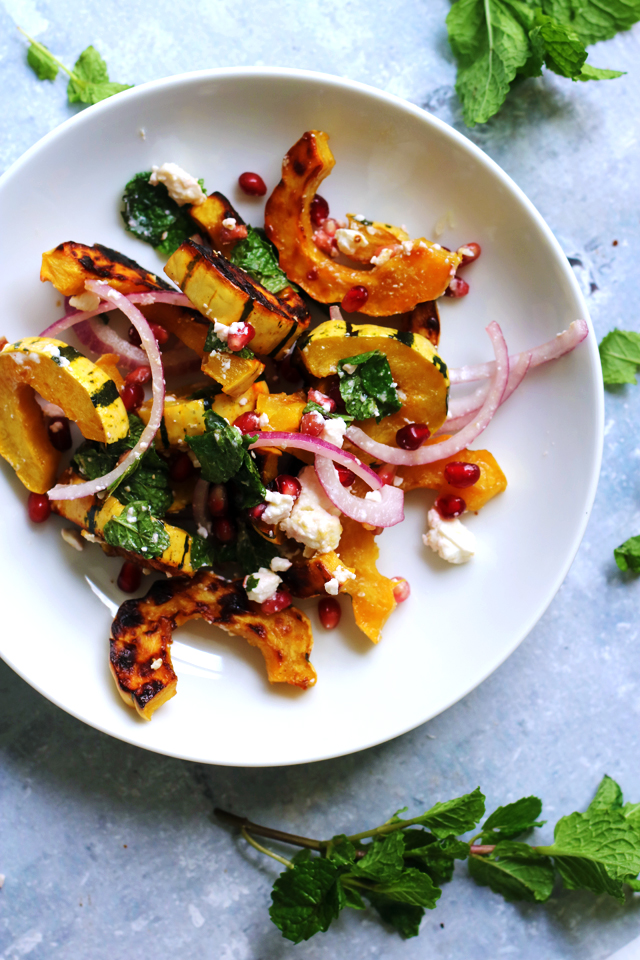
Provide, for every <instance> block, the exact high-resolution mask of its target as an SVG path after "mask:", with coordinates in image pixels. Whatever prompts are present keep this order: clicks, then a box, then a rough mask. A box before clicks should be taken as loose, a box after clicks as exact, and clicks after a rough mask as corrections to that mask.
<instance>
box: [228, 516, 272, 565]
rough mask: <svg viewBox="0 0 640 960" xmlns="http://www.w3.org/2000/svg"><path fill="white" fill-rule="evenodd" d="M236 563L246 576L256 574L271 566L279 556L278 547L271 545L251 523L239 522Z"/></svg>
mask: <svg viewBox="0 0 640 960" xmlns="http://www.w3.org/2000/svg"><path fill="white" fill-rule="evenodd" d="M235 547H236V562H237V563H238V564H239V566H240V567H241V568H242V570H243V572H244V573H245V574H247V573H254V572H255V571H256V570H259V569H260V567H267V569H268V568H269V567H270V566H271V561H272V560H273V558H274V557H277V556H279V551H278V547H277V546H276V545H275V544H274V543H269V541H268V540H265V538H264V537H262V536H260V534H259V533H258V532H257V530H255V528H254V527H253V526H252V525H251V524H250V523H242V522H241V521H238V534H237V537H236V541H235Z"/></svg>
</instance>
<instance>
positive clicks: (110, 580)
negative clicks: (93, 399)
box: [0, 68, 603, 766]
mask: <svg viewBox="0 0 640 960" xmlns="http://www.w3.org/2000/svg"><path fill="white" fill-rule="evenodd" d="M310 128H315V129H320V130H326V131H328V132H329V133H330V135H331V147H332V150H333V151H334V153H335V157H336V167H335V170H334V172H333V174H332V175H331V177H330V178H329V180H328V181H327V182H326V183H325V185H324V187H323V189H322V193H323V195H325V196H326V197H327V199H328V200H329V203H330V205H331V210H332V211H333V213H334V214H335V215H337V216H342V215H343V214H344V212H346V211H348V210H349V211H351V212H356V213H361V212H362V213H366V214H367V216H371V217H375V218H376V219H379V220H383V221H389V222H393V223H402V224H406V226H407V228H408V229H409V231H410V233H411V235H412V236H427V237H433V230H434V225H435V224H436V222H437V221H438V220H439V219H440V218H441V217H442V216H443V214H446V213H447V212H449V211H450V212H451V215H452V216H451V222H452V223H453V224H454V226H452V227H450V228H448V229H447V231H446V232H445V233H444V234H443V236H442V238H441V240H442V242H443V243H444V244H446V245H447V246H450V247H456V246H458V245H460V244H461V243H463V242H468V241H471V240H475V241H478V242H479V243H481V244H482V248H483V253H482V257H481V259H480V261H479V262H478V263H477V264H475V265H474V266H472V267H470V268H469V269H468V271H467V273H466V276H467V278H468V279H469V281H470V283H471V293H470V295H469V296H468V297H467V298H466V299H465V300H461V301H453V300H444V301H441V303H442V310H441V316H442V322H443V334H442V342H441V353H442V355H443V357H444V358H445V359H446V361H447V362H448V363H449V364H450V365H454V366H457V365H459V364H461V363H465V362H478V361H481V360H485V359H488V358H490V356H491V350H490V344H489V341H488V338H487V337H486V334H485V333H484V332H483V331H484V327H485V326H486V324H487V322H488V321H489V320H497V321H498V322H499V323H500V324H501V325H502V327H503V329H504V332H505V335H506V338H507V341H508V343H509V346H510V348H511V350H512V351H513V350H519V349H522V348H524V347H526V346H528V345H535V344H537V343H540V342H542V341H544V340H547V339H549V338H551V337H553V336H554V334H555V333H557V332H558V331H560V330H562V329H564V328H565V327H567V326H568V325H569V323H570V322H571V321H572V320H574V319H576V317H586V314H587V311H586V307H585V304H584V301H583V299H582V297H581V295H580V292H579V289H578V286H577V284H576V282H575V280H574V278H573V275H572V272H571V270H570V268H569V265H568V263H567V260H566V258H565V257H564V256H563V254H562V251H561V249H560V247H559V245H558V244H557V242H556V241H555V239H554V238H553V236H552V234H551V233H550V231H549V229H548V227H547V226H546V225H545V223H544V222H543V221H542V219H541V217H540V216H539V214H538V213H537V212H536V210H535V209H534V208H533V206H532V205H531V203H530V202H529V201H528V200H527V199H526V197H525V196H524V195H523V194H522V193H521V191H520V190H519V189H518V187H516V186H515V185H514V183H513V182H512V181H511V180H510V179H509V178H508V177H507V176H506V175H505V174H504V173H503V172H502V171H501V170H500V169H499V168H498V167H497V166H496V165H495V164H494V163H493V162H492V161H491V160H489V159H488V158H487V157H486V156H485V155H484V154H483V153H482V152H481V151H480V150H478V149H477V148H476V147H475V146H473V144H472V143H470V142H469V141H468V140H466V139H465V138H464V137H462V136H461V135H460V134H458V133H456V132H455V131H454V130H452V129H450V128H449V127H447V126H446V125H445V124H443V123H441V122H440V121H438V120H436V119H434V118H433V117H431V116H429V115H428V114H426V113H424V112H423V111H422V110H419V109H418V108H417V107H414V106H411V105H410V104H407V103H404V102H403V101H401V100H398V99H396V98H395V97H392V96H390V95H389V94H385V93H381V92H380V91H377V90H373V89H371V88H369V87H365V86H363V85H362V84H357V83H353V82H349V81H345V80H340V79H337V78H335V77H329V76H323V75H320V74H313V73H306V72H303V71H294V70H275V69H274V70H269V69H262V68H259V69H258V68H256V69H247V68H241V69H229V70H212V71H206V72H202V73H194V74H190V75H186V76H182V77H174V78H171V79H168V80H160V81H157V82H154V83H150V84H147V85H145V86H142V87H138V88H136V89H134V90H131V91H130V92H128V93H124V94H122V95H120V96H118V97H116V98H114V99H113V100H107V101H105V102H104V103H101V104H99V105H98V106H96V107H92V108H91V109H89V110H87V111H85V112H84V113H81V114H79V115H78V116H77V117H74V118H73V119H72V120H70V121H68V122H67V123H65V124H63V125H62V126H61V127H59V128H58V129H57V130H54V131H53V132H52V133H51V134H49V135H48V136H46V137H45V138H44V139H43V140H41V141H40V142H39V143H38V144H36V145H35V146H34V147H33V148H32V149H31V150H29V151H28V153H27V154H25V156H24V157H23V158H22V159H21V160H20V161H18V163H17V164H15V165H14V166H13V167H12V169H11V170H10V171H9V172H8V173H7V174H5V176H4V177H3V178H2V179H1V180H0V223H2V226H3V230H2V238H1V240H0V289H2V295H3V321H2V325H3V327H4V329H3V330H2V331H1V332H2V333H4V334H5V335H6V336H7V337H10V338H12V339H14V338H17V337H19V336H24V335H29V334H35V333H37V332H38V331H40V330H41V329H43V328H44V327H46V326H47V325H48V324H49V323H50V322H51V321H52V320H53V319H55V318H56V317H57V316H59V315H60V313H61V311H60V306H59V300H60V298H59V297H56V294H55V291H53V290H52V288H51V286H50V284H46V285H45V284H41V283H40V282H39V280H38V274H39V269H40V256H41V253H42V251H43V250H47V249H49V248H50V247H52V246H54V245H56V244H58V243H60V242H61V241H63V240H77V241H80V242H83V243H89V244H91V243H95V242H98V243H102V244H106V245H107V246H111V247H115V248H116V249H119V250H121V251H122V252H123V253H125V254H128V255H129V256H131V257H133V258H134V259H137V260H139V261H140V262H141V263H142V264H144V265H148V266H149V267H151V268H153V267H154V266H155V268H156V269H160V261H159V260H158V259H157V258H156V255H155V254H154V252H153V251H152V250H151V248H150V247H148V246H147V245H146V244H143V243H141V242H139V241H137V240H136V239H135V238H133V237H132V236H131V235H130V234H127V233H125V231H124V229H123V228H122V223H121V221H120V214H119V197H120V195H121V193H122V188H123V186H124V184H125V183H126V182H127V180H128V179H129V178H130V177H131V176H132V174H134V173H136V172H138V171H140V170H145V169H148V168H150V167H151V165H152V164H153V163H157V164H159V163H163V162H165V161H174V162H177V163H179V164H180V165H181V166H183V167H185V168H186V169H187V170H189V171H191V172H193V173H194V174H195V175H196V176H199V177H200V176H202V177H204V178H205V182H206V185H207V188H208V189H209V190H212V189H216V190H221V191H222V192H223V193H225V194H227V195H228V196H229V198H230V199H231V201H232V202H233V203H237V205H238V207H239V209H240V212H241V213H242V215H243V216H244V217H245V218H246V219H247V220H249V221H250V222H253V223H255V224H258V223H260V222H261V216H262V209H263V204H262V201H256V200H249V199H247V198H246V197H243V196H242V195H241V194H239V192H238V189H237V186H236V183H237V177H238V174H239V173H241V172H242V171H243V170H256V171H259V172H260V173H261V174H262V175H263V177H264V178H265V180H266V182H267V184H268V185H269V186H270V187H273V186H274V185H275V183H276V182H277V181H278V179H279V169H280V161H281V158H282V156H283V155H284V153H285V152H286V150H287V149H288V148H289V147H290V146H291V144H292V143H294V141H295V140H296V139H297V138H298V137H299V136H300V134H301V133H302V132H303V131H304V130H307V129H310ZM143 132H144V136H143ZM602 408H603V401H602V387H601V377H600V364H599V360H598V352H597V348H596V342H595V339H594V336H593V332H592V333H591V336H590V337H589V339H588V340H587V342H586V343H584V344H583V345H582V346H581V347H580V348H579V349H578V350H576V351H575V353H574V354H572V355H571V356H570V357H567V358H565V359H563V360H561V361H560V362H558V363H554V364H551V365H549V366H548V367H547V368H544V369H538V370H536V371H535V372H533V373H532V374H530V375H529V377H528V378H527V380H526V382H525V384H524V385H523V387H522V388H521V389H520V391H519V392H518V393H517V394H515V395H514V397H513V398H512V399H511V400H510V401H509V403H508V404H507V405H506V406H505V407H504V408H503V409H502V410H501V411H500V413H499V415H498V416H497V417H496V420H495V421H494V422H493V423H492V424H491V425H490V427H489V429H488V430H487V431H486V433H485V434H484V436H483V437H482V438H481V439H480V441H479V442H478V443H476V444H475V446H477V447H478V446H481V447H485V446H486V447H487V448H488V449H490V450H491V451H492V452H493V453H494V454H495V456H496V457H497V459H498V461H499V462H500V464H501V465H502V467H503V468H504V470H505V472H506V474H507V477H508V479H509V488H508V490H507V492H506V493H505V494H503V495H502V496H500V497H498V498H496V499H495V500H494V501H492V502H491V503H490V504H489V505H488V506H487V507H486V508H485V509H484V510H483V511H482V512H481V513H480V514H479V515H478V516H477V517H475V516H472V517H471V518H470V520H469V526H470V527H471V528H472V529H473V531H474V532H475V534H476V535H477V539H478V545H479V548H478V553H477V556H476V557H475V559H474V560H473V561H472V562H471V563H469V564H467V565H466V566H463V567H453V566H450V565H448V564H445V563H444V562H443V561H440V560H439V559H438V558H437V557H435V555H434V554H432V553H430V552H429V551H428V550H427V548H425V547H423V545H422V542H421V537H420V534H421V533H422V532H423V530H424V528H425V522H426V509H427V504H428V503H430V502H431V500H432V499H433V496H432V495H429V494H427V493H426V492H419V493H416V494H411V495H410V496H409V497H408V510H407V514H408V517H407V521H406V522H405V523H403V524H401V525H400V526H398V527H394V528H393V529H391V530H389V531H387V532H386V533H385V534H384V535H383V536H382V537H381V560H380V569H381V570H382V572H383V573H385V574H387V575H389V576H394V575H396V574H402V575H404V576H406V577H407V578H408V579H409V581H410V582H411V586H412V591H413V592H412V595H411V599H410V600H409V601H408V602H407V603H405V604H404V605H403V606H401V607H399V608H398V610H397V611H396V612H395V613H394V614H393V616H392V617H391V619H390V621H389V623H388V625H387V627H386V629H385V636H384V640H383V641H382V642H381V643H380V644H379V645H378V646H372V645H371V644H370V643H369V641H368V640H367V639H366V638H365V637H364V636H363V635H361V634H359V633H358V631H356V630H355V628H354V626H353V620H352V615H351V611H350V609H349V603H348V601H347V602H344V603H343V611H344V615H343V622H342V626H341V628H340V629H339V630H336V631H334V632H325V631H323V629H322V628H321V627H320V625H319V623H318V620H317V617H316V616H315V607H316V604H315V602H314V601H310V602H308V603H304V604H302V606H303V607H304V608H305V609H306V610H307V612H308V613H309V614H310V616H311V618H312V621H313V625H314V633H315V637H316V645H315V648H314V652H313V662H314V665H315V667H316V669H317V672H318V683H317V685H316V687H315V688H313V689H311V690H308V691H306V692H302V691H300V690H296V689H293V688H288V687H284V686H269V684H268V683H267V680H266V676H265V670H264V666H263V663H262V658H261V655H260V653H259V652H258V651H257V650H255V649H253V648H250V647H248V646H247V645H246V644H245V643H244V641H242V640H240V639H236V638H232V637H229V636H227V635H226V634H224V633H222V632H221V631H219V630H217V629H214V628H213V627H210V626H207V625H204V624H201V623H196V624H195V625H191V626H189V628H188V629H187V628H183V629H182V630H180V631H178V633H177V637H176V642H175V643H174V650H173V657H174V663H175V668H176V671H177V673H178V676H179V684H178V694H177V696H176V697H174V699H172V700H171V701H170V702H169V703H168V704H167V705H165V706H163V707H162V708H161V709H160V710H159V711H158V713H157V714H156V716H155V717H154V718H153V720H152V722H151V723H147V722H145V721H142V720H140V719H138V717H137V715H136V714H135V713H134V711H133V710H131V709H128V708H127V707H126V706H125V705H124V704H123V703H122V701H121V700H120V698H119V696H118V694H117V692H116V689H115V686H114V683H113V681H112V679H111V677H110V675H109V670H108V666H107V654H108V637H109V626H110V622H111V612H110V607H111V608H112V609H113V608H114V607H115V606H116V605H118V604H119V603H120V602H121V601H122V600H123V599H125V598H124V596H123V595H122V594H121V593H120V592H119V591H118V589H117V588H116V586H115V583H114V581H115V578H116V576H117V573H118V570H119V567H120V562H119V561H118V560H117V559H107V558H105V557H104V556H103V555H102V552H101V551H100V549H99V548H98V547H87V548H86V549H85V550H84V552H83V553H77V552H75V551H73V550H72V549H71V548H70V547H69V546H68V545H66V544H65V543H64V542H63V540H62V539H61V537H60V528H61V527H62V526H63V525H64V524H63V523H62V522H61V521H60V520H59V519H57V518H56V519H53V518H52V520H51V522H49V523H47V524H44V525H43V526H42V527H38V526H35V525H32V524H30V523H29V522H28V521H27V519H26V511H25V506H24V504H25V500H26V494H25V491H24V489H23V488H22V487H21V485H20V483H19V482H18V481H17V480H16V479H15V476H14V474H13V471H12V470H11V469H10V468H9V467H8V465H7V464H6V463H4V461H3V462H2V469H1V475H0V486H1V487H2V494H1V502H2V504H3V510H2V513H1V516H0V530H1V537H2V544H3V547H4V550H3V555H2V556H3V559H2V561H1V568H2V570H1V572H2V584H3V621H4V624H5V626H4V629H3V630H2V635H1V637H0V653H1V654H2V656H3V657H4V659H5V660H6V661H7V663H9V664H10V665H11V666H12V667H13V668H14V669H15V670H16V671H17V672H18V673H19V674H20V675H21V676H22V677H24V679H25V680H27V681H28V682H29V683H30V684H31V685H32V686H33V687H35V688H36V689H37V690H39V691H40V692H41V693H43V694H44V695H45V696H46V697H48V698H49V699H50V700H52V701H53V702H54V703H56V704H58V705H59V706H60V707H62V708H63V709H64V710H67V711H68V712H69V713H71V714H73V715H74V716H76V717H79V718H80V719H82V720H84V721H85V722H87V723H89V724H91V725H92V726H94V727H97V728H98V729H100V730H103V731H105V732H107V733H110V734H112V735H113V736H115V737H119V738H120V739H122V740H126V741H129V742H130V743H134V744H137V745H139V746H141V747H145V748H146V749H149V750H155V751H158V752H160V753H166V754H170V755H173V756H178V757H184V758H187V759H190V760H198V761H204V762H207V763H221V764H238V765H247V766H254V765H255V766H266V765H276V764H290V763H300V762H303V761H307V760H319V759H321V758H325V757H332V756H337V755H340V754H346V753H350V752H352V751H355V750H361V749H363V748H364V747H368V746H371V745H373V744H376V743H380V742H381V741H384V740H388V739H390V738H391V737H395V736H398V734H401V733H403V732H405V731H406V730H409V729H411V728H412V727H415V726H417V725H418V724H420V723H423V722H424V721H425V720H427V719H429V718H430V717H433V716H434V715H435V714H437V713H439V712H440V711H442V710H444V709H446V708H447V707H448V706H450V704H452V703H454V702H455V701H456V700H458V699H460V697H462V696H464V695H465V693H467V692H468V691H469V690H471V689H472V688H473V687H475V686H476V685H477V684H478V683H480V681H481V680H483V679H484V678H485V677H486V676H487V675H488V674H489V673H491V671H493V670H495V668H496V667H497V666H498V665H499V664H500V663H501V662H502V661H503V660H504V659H505V658H506V657H507V656H508V655H509V654H510V653H511V652H512V651H513V650H514V648H515V647H516V646H517V645H518V644H519V643H520V641H521V640H522V639H523V637H525V636H526V634H527V633H528V632H529V631H530V630H531V628H532V627H533V626H534V624H535V623H536V622H537V620H538V619H539V617H540V616H541V615H542V613H543V612H544V610H545V609H546V607H547V606H548V604H549V603H550V601H551V599H552V598H553V596H554V594H555V593H556V591H557V590H558V588H559V586H560V584H561V582H562V580H563V578H564V577H565V575H566V573H567V570H568V568H569V565H570V563H571V561H572V559H573V557H574V555H575V552H576V550H577V548H578V545H579V543H580V539H581V537H582V534H583V532H584V529H585V525H586V522H587V518H588V515H589V511H590V508H591V504H592V501H593V497H594V495H595V489H596V483H597V477H598V471H599V465H600V456H601V449H602Z"/></svg>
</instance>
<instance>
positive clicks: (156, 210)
mask: <svg viewBox="0 0 640 960" xmlns="http://www.w3.org/2000/svg"><path fill="white" fill-rule="evenodd" d="M150 176H151V170H146V171H144V172H143V173H137V174H136V175H135V176H134V177H132V178H131V180H129V182H128V184H127V185H126V187H125V188H124V194H123V197H122V201H123V203H124V210H123V211H122V219H123V220H124V223H125V226H126V228H127V230H129V231H130V233H133V234H135V236H136V237H138V238H139V239H140V240H144V241H145V242H146V243H150V244H151V246H152V247H155V248H156V250H158V251H159V252H160V253H162V254H164V255H165V256H167V257H169V256H171V254H172V253H174V251H176V250H177V249H178V247H179V246H180V244H182V243H184V241H185V240H187V239H188V238H189V237H190V236H191V234H192V233H193V232H194V229H195V228H194V226H193V223H192V221H191V218H190V217H189V214H188V212H187V209H186V207H180V206H178V204H177V203H176V202H175V200H173V199H172V198H171V197H170V196H169V191H168V190H167V188H166V186H165V185H164V183H158V184H157V185H156V186H153V184H151V183H149V177H150Z"/></svg>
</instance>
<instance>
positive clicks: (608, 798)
mask: <svg viewBox="0 0 640 960" xmlns="http://www.w3.org/2000/svg"><path fill="white" fill-rule="evenodd" d="M629 806H632V807H634V808H640V804H627V807H629ZM621 807H622V790H621V789H620V787H619V786H618V784H617V783H616V782H615V780H612V779H611V777H608V776H607V775H606V774H605V775H604V777H603V778H602V780H601V781H600V783H599V785H598V789H597V790H596V795H595V797H594V798H593V800H592V801H591V803H590V804H589V806H588V808H587V813H596V812H597V811H599V810H619V809H620V808H621ZM634 812H635V811H634ZM626 815H627V814H626V813H625V816H626Z"/></svg>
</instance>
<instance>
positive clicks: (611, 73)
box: [575, 63, 626, 80]
mask: <svg viewBox="0 0 640 960" xmlns="http://www.w3.org/2000/svg"><path fill="white" fill-rule="evenodd" d="M624 76H626V70H604V69H603V68H601V67H592V66H591V64H590V63H585V64H584V65H583V67H582V70H581V71H580V75H579V76H578V77H576V78H575V79H576V80H615V79H616V77H624Z"/></svg>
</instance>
